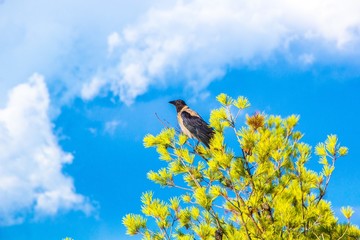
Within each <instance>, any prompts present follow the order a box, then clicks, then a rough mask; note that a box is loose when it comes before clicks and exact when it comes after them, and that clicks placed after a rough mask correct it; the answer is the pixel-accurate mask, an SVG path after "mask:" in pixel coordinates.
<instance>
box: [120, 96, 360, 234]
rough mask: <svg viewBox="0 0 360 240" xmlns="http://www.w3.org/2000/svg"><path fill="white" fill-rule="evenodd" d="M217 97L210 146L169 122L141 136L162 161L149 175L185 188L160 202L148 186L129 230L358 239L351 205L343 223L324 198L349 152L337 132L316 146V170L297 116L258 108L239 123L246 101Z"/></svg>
mask: <svg viewBox="0 0 360 240" xmlns="http://www.w3.org/2000/svg"><path fill="white" fill-rule="evenodd" d="M217 100H218V101H219V102H220V104H221V107H220V108H218V109H215V110H213V111H212V112H211V116H210V125H211V126H212V127H213V128H214V130H215V134H214V136H213V138H212V140H211V143H210V148H209V149H208V148H206V147H204V146H203V145H201V144H197V145H192V144H191V141H188V139H187V137H186V136H185V135H183V134H181V133H179V132H177V131H176V130H175V129H173V128H165V129H164V130H163V131H162V132H161V133H160V134H158V135H157V136H153V135H150V134H149V135H147V136H145V138H144V145H145V147H147V148H148V147H155V148H156V150H157V152H158V153H159V158H160V160H163V161H166V163H167V167H166V168H162V169H160V170H158V171H150V172H149V173H148V175H147V177H148V178H149V179H150V180H151V181H153V182H155V183H157V184H159V185H161V186H164V187H169V188H178V189H181V190H182V191H183V194H182V195H180V196H177V197H173V198H171V199H169V200H168V201H167V202H165V201H163V200H160V199H157V198H155V197H154V194H153V192H151V191H149V192H145V193H144V194H143V196H142V198H141V202H142V213H143V215H138V214H128V215H126V216H125V217H124V218H123V224H124V225H125V226H126V228H127V234H129V235H137V234H141V235H142V236H143V239H183V240H190V239H216V240H220V239H234V240H236V239H360V230H359V229H358V228H357V227H356V226H354V225H352V224H351V222H350V219H351V216H352V214H353V212H354V211H353V210H352V209H351V208H350V207H343V208H342V209H341V211H342V213H343V215H344V216H345V218H346V219H347V222H345V223H339V221H338V219H337V218H336V217H335V215H334V212H333V210H332V209H331V204H330V202H329V201H327V200H325V198H324V197H325V194H326V192H327V188H328V186H329V181H330V179H331V176H332V173H333V171H334V169H335V163H336V161H337V160H338V158H340V157H343V156H345V155H346V154H347V153H348V149H347V148H346V147H343V146H340V145H339V142H338V138H337V136H336V135H330V136H328V137H327V139H326V140H325V142H324V143H319V144H318V145H317V146H316V147H315V154H316V155H317V156H318V158H319V163H320V164H321V165H322V171H321V172H320V173H317V172H315V171H312V170H310V169H308V168H307V167H306V166H305V165H306V163H307V162H308V161H309V159H310V157H311V155H312V152H311V147H310V146H309V145H308V144H306V143H303V142H302V141H301V139H302V137H303V134H302V133H301V132H300V131H297V130H296V129H295V127H296V125H297V123H298V121H299V116H296V115H291V116H289V117H287V118H281V117H280V116H273V115H269V116H267V115H265V114H263V113H256V114H254V115H252V116H248V115H246V122H245V123H244V124H243V126H242V127H240V128H238V127H237V126H236V125H235V124H236V120H237V118H238V116H239V115H240V114H243V112H244V110H245V109H246V108H248V107H250V103H249V101H248V99H247V98H245V97H238V98H237V99H232V98H231V97H229V96H227V95H225V94H220V95H219V96H218V97H217ZM234 108H235V109H234ZM225 132H226V133H227V136H228V134H234V135H235V137H236V139H237V141H238V147H237V149H231V148H230V147H229V146H228V145H227V142H226V141H225ZM152 220H153V221H154V222H152V223H150V221H152ZM150 226H152V227H150Z"/></svg>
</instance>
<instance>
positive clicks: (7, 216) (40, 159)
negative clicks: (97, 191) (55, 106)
mask: <svg viewBox="0 0 360 240" xmlns="http://www.w3.org/2000/svg"><path fill="white" fill-rule="evenodd" d="M49 103H50V101H49V95H48V91H47V88H46V85H45V82H44V79H43V77H42V76H40V75H37V74H34V75H33V76H32V77H31V78H30V80H29V82H27V83H23V84H20V85H17V86H16V87H15V88H13V89H12V90H11V91H10V93H9V99H8V102H7V104H6V107H5V108H3V109H0V166H1V168H0V196H1V197H0V224H1V225H11V224H16V223H21V222H23V221H24V220H25V219H26V218H27V217H33V218H39V217H43V216H51V215H55V214H57V213H58V212H59V211H62V210H72V209H75V210H80V211H84V212H86V213H90V211H91V210H92V207H91V205H90V204H89V203H88V201H87V200H86V198H85V197H84V196H82V195H80V194H77V193H76V192H75V187H74V183H73V180H72V178H71V177H69V176H66V175H65V174H64V173H63V172H62V167H63V165H64V164H70V163H71V162H72V160H73V156H72V155H71V154H69V153H66V152H64V151H63V150H62V149H61V147H60V146H59V145H58V143H57V138H56V136H54V134H53V132H52V130H53V126H52V124H51V122H50V120H49V117H48V108H49Z"/></svg>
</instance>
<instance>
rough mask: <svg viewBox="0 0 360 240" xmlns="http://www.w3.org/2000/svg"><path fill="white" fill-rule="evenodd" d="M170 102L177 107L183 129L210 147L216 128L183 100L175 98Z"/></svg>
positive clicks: (185, 132)
mask: <svg viewBox="0 0 360 240" xmlns="http://www.w3.org/2000/svg"><path fill="white" fill-rule="evenodd" d="M169 103H170V104H173V105H174V106H175V107H176V111H177V119H178V122H179V125H180V128H181V131H182V132H183V133H184V134H185V135H187V136H188V137H189V138H196V139H197V140H199V141H200V142H202V143H203V144H205V145H206V146H207V147H208V148H209V143H210V139H211V138H212V136H213V134H214V130H213V129H212V128H211V127H210V126H209V125H208V124H207V123H206V122H205V121H204V120H203V119H202V118H201V117H200V115H199V114H198V113H196V112H195V111H194V110H191V109H190V108H189V107H188V106H187V105H186V103H185V102H184V101H183V100H180V99H179V100H174V101H170V102H169Z"/></svg>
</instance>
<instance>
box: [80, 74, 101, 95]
mask: <svg viewBox="0 0 360 240" xmlns="http://www.w3.org/2000/svg"><path fill="white" fill-rule="evenodd" d="M105 84H106V81H104V80H103V79H101V78H98V77H94V78H93V79H92V80H91V81H90V82H89V83H85V84H84V85H83V87H82V89H81V97H82V99H84V100H91V99H93V98H94V97H95V96H96V95H98V94H99V91H100V90H101V88H102V87H103V86H104V85H105Z"/></svg>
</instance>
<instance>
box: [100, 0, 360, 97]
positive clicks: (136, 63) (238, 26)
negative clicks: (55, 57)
mask: <svg viewBox="0 0 360 240" xmlns="http://www.w3.org/2000/svg"><path fill="white" fill-rule="evenodd" d="M359 12H360V2H359V1H356V0H344V1H337V0H312V1H300V0H293V1H288V0H275V1H266V0H252V1H245V0H243V1H238V0H216V1H206V0H193V1H180V0H179V1H177V2H176V4H175V5H173V6H170V7H164V8H160V7H158V8H151V9H150V10H149V11H148V13H147V14H146V15H145V16H144V17H143V18H141V19H140V20H139V22H138V23H136V24H133V25H130V26H129V27H127V28H126V29H124V30H123V31H121V32H120V33H118V34H116V33H112V34H111V35H110V36H109V41H108V48H109V49H111V52H113V53H114V54H113V56H112V58H111V60H110V63H109V65H110V66H107V67H105V69H101V70H100V73H99V75H100V76H101V77H102V78H104V79H106V80H107V82H108V85H105V86H106V87H104V86H103V88H106V90H110V91H112V92H113V93H114V94H115V95H117V96H119V98H120V100H121V101H123V102H124V103H126V104H131V103H132V102H133V101H134V100H135V99H136V97H137V96H139V95H142V94H144V93H146V92H147V91H148V89H149V88H150V87H157V88H159V87H160V88H161V87H168V86H174V85H177V84H182V85H184V86H185V88H190V89H192V90H193V93H194V94H197V93H199V92H201V91H202V90H203V89H205V88H206V87H207V86H208V85H209V84H210V83H211V82H212V81H214V80H216V79H218V78H221V77H222V76H224V74H225V72H226V70H227V68H228V67H234V66H242V65H249V64H250V65H251V64H258V63H261V62H263V61H266V59H268V58H269V56H272V55H273V54H274V53H286V54H285V56H291V59H296V61H299V64H304V63H305V64H311V63H313V61H314V60H315V59H316V60H317V61H321V56H317V54H320V55H321V52H322V51H327V52H335V53H336V54H347V53H351V52H352V51H353V50H355V49H357V48H358V46H359V36H360V34H359V32H360V14H359ZM120 39H121V40H120ZM110 40H111V41H110ZM308 48H309V49H310V50H309V49H308ZM116 49H117V51H116ZM324 59H325V58H324ZM325 60H326V59H325ZM109 86H110V87H109ZM99 88H101V86H99Z"/></svg>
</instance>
